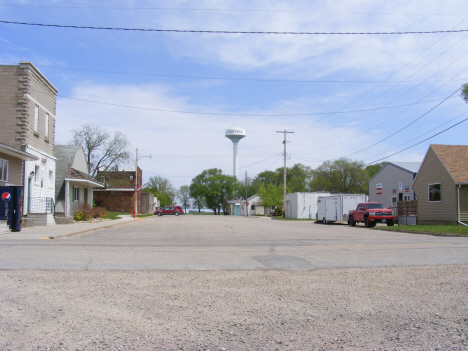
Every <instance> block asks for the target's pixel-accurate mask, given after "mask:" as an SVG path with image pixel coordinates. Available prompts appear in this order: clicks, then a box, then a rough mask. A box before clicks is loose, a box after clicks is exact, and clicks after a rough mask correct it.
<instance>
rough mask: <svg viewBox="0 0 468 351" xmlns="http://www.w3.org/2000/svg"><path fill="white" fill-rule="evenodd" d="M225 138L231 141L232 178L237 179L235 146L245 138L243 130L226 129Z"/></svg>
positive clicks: (237, 128) (235, 128)
mask: <svg viewBox="0 0 468 351" xmlns="http://www.w3.org/2000/svg"><path fill="white" fill-rule="evenodd" d="M225 136H226V138H229V139H231V141H232V150H233V155H232V157H233V160H232V163H233V176H234V177H236V178H237V145H238V144H239V140H241V139H242V138H245V137H246V134H245V130H244V129H242V128H239V127H232V128H228V129H226V134H225Z"/></svg>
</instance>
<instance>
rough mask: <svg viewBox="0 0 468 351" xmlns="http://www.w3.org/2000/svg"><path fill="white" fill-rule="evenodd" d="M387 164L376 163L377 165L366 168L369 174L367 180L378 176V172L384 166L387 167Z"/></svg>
mask: <svg viewBox="0 0 468 351" xmlns="http://www.w3.org/2000/svg"><path fill="white" fill-rule="evenodd" d="M386 164H387V162H382V163H376V164H375V165H369V166H367V167H366V173H367V180H369V179H371V178H372V177H373V176H375V175H376V174H377V172H378V171H380V170H381V169H382V167H383V166H385V165H386Z"/></svg>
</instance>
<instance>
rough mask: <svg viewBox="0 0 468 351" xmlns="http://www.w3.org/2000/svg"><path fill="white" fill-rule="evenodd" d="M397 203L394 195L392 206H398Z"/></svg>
mask: <svg viewBox="0 0 468 351" xmlns="http://www.w3.org/2000/svg"><path fill="white" fill-rule="evenodd" d="M396 205H397V199H396V196H392V206H396Z"/></svg>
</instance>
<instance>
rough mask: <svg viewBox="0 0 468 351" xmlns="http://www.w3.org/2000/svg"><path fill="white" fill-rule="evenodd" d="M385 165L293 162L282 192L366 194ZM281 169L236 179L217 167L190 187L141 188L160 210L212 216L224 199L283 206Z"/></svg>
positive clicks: (157, 180) (160, 183)
mask: <svg viewBox="0 0 468 351" xmlns="http://www.w3.org/2000/svg"><path fill="white" fill-rule="evenodd" d="M384 165H385V162H383V163H378V164H374V165H368V166H365V165H364V162H362V161H352V160H349V159H346V158H340V159H338V160H335V161H325V162H323V163H322V164H321V165H320V166H318V167H317V168H316V169H312V168H311V167H309V166H305V165H303V164H301V163H297V164H295V165H294V166H292V167H287V168H286V191H287V193H293V192H315V191H324V192H330V193H351V194H368V181H369V179H370V178H372V177H373V176H374V175H375V174H376V173H377V172H378V171H379V170H380V169H381V168H382V167H383V166H384ZM283 180H284V169H283V167H279V168H277V169H276V170H274V171H270V170H265V171H263V172H261V173H259V174H257V175H256V176H255V177H253V178H247V179H243V180H237V179H236V178H235V177H233V176H229V175H225V174H223V172H222V170H221V169H219V168H210V169H207V170H204V171H203V172H201V173H200V174H198V175H197V176H196V177H194V178H193V179H192V181H191V183H190V185H183V186H181V187H180V188H179V189H178V190H177V189H176V188H175V187H174V186H173V185H172V183H171V182H170V181H169V179H167V178H164V177H161V176H154V177H150V178H149V180H148V182H147V183H146V184H145V188H143V191H144V192H150V193H152V194H153V195H155V196H157V198H158V199H159V201H160V205H161V207H165V206H169V205H172V204H174V203H175V202H176V201H179V202H180V204H181V206H182V207H184V208H185V210H187V209H188V208H194V209H198V210H199V211H200V209H202V208H209V209H211V210H213V212H214V213H215V214H220V213H221V212H222V210H225V209H226V202H227V201H228V200H236V199H238V198H246V197H247V198H248V197H250V196H253V195H255V194H257V195H259V196H260V197H261V198H262V201H263V202H262V205H264V206H267V207H276V206H279V207H282V206H283Z"/></svg>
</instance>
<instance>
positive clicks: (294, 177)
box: [276, 163, 312, 193]
mask: <svg viewBox="0 0 468 351" xmlns="http://www.w3.org/2000/svg"><path fill="white" fill-rule="evenodd" d="M276 173H277V174H278V184H283V179H284V167H281V168H277V169H276ZM311 180H312V169H311V168H310V167H308V166H304V165H303V164H301V163H296V164H295V165H294V166H293V167H291V168H288V167H286V189H287V191H288V192H290V193H295V192H306V191H309V182H310V181H311Z"/></svg>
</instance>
